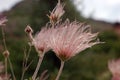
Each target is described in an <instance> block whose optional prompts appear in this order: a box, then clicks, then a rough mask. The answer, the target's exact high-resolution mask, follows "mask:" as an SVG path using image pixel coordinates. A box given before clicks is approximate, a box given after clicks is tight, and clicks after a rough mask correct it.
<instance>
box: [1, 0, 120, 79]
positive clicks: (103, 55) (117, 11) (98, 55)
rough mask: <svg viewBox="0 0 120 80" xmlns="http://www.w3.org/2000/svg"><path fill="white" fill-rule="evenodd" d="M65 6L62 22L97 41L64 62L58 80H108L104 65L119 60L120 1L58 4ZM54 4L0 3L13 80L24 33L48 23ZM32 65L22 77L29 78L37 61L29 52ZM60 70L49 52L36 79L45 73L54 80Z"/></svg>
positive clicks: (47, 0)
mask: <svg viewBox="0 0 120 80" xmlns="http://www.w3.org/2000/svg"><path fill="white" fill-rule="evenodd" d="M61 2H63V3H65V11H66V12H65V15H64V16H63V19H66V18H69V19H70V20H71V21H74V20H78V21H80V22H85V23H87V24H90V25H91V26H92V31H93V32H99V36H98V37H99V38H100V41H102V42H105V43H104V44H100V45H95V46H93V47H92V48H89V49H87V50H85V51H83V52H81V53H80V54H79V55H77V56H75V57H73V58H72V59H70V60H69V61H67V62H66V64H65V67H64V70H63V74H62V75H61V77H60V80H110V79H111V73H110V72H109V70H108V61H109V60H111V59H118V58H120V0H61ZM56 3H57V0H0V13H1V14H3V15H5V16H7V18H8V22H7V25H6V27H5V32H6V34H5V35H6V41H7V46H8V50H9V51H10V58H11V61H12V64H13V68H14V70H15V75H16V76H17V80H19V79H20V77H21V71H22V61H23V55H24V49H25V48H26V49H28V47H29V46H28V38H27V36H26V34H25V32H24V29H25V27H26V26H27V25H30V26H31V27H32V28H33V30H34V34H35V33H36V32H38V31H40V28H41V27H43V26H44V25H45V23H46V22H48V21H49V19H48V17H47V16H46V14H49V11H52V9H53V8H54V7H55V6H56ZM2 52H3V47H2V35H1V34H0V53H1V55H0V60H3V59H4V57H3V55H2ZM31 60H33V63H32V65H31V66H30V68H29V69H28V71H27V72H26V75H25V77H26V78H28V76H30V75H32V73H33V71H34V69H35V67H36V64H37V60H38V56H37V53H36V51H35V49H34V48H32V51H31V54H30V58H29V62H30V61H31ZM59 66H60V61H59V59H58V58H57V57H56V56H55V55H54V53H53V52H51V51H49V52H48V53H47V54H46V55H45V58H44V61H43V63H42V66H41V69H40V71H39V75H40V74H41V72H43V71H44V70H46V69H47V70H48V73H49V74H50V77H49V79H48V80H54V78H55V77H56V74H57V72H58V68H59Z"/></svg>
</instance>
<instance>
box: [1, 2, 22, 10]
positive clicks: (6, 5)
mask: <svg viewBox="0 0 120 80" xmlns="http://www.w3.org/2000/svg"><path fill="white" fill-rule="evenodd" d="M20 1H22V0H0V12H2V11H6V10H9V9H11V8H12V7H13V6H14V5H15V4H16V3H18V2H20Z"/></svg>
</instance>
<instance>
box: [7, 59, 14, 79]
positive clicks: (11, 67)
mask: <svg viewBox="0 0 120 80" xmlns="http://www.w3.org/2000/svg"><path fill="white" fill-rule="evenodd" d="M8 62H9V65H10V69H11V72H12V76H13V80H16V77H15V73H14V71H13V66H12V63H11V60H10V58H9V57H8Z"/></svg>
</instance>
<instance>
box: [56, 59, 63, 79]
mask: <svg viewBox="0 0 120 80" xmlns="http://www.w3.org/2000/svg"><path fill="white" fill-rule="evenodd" d="M64 63H65V62H64V61H61V66H60V69H59V72H58V74H57V77H56V79H55V80H59V78H60V75H61V73H62V70H63V67H64Z"/></svg>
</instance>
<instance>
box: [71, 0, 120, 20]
mask: <svg viewBox="0 0 120 80" xmlns="http://www.w3.org/2000/svg"><path fill="white" fill-rule="evenodd" d="M73 1H74V4H75V5H76V6H77V10H79V11H81V14H82V15H83V16H84V17H86V18H89V17H92V18H94V19H97V20H104V21H108V22H120V0H73Z"/></svg>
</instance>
